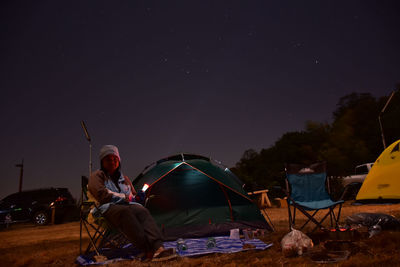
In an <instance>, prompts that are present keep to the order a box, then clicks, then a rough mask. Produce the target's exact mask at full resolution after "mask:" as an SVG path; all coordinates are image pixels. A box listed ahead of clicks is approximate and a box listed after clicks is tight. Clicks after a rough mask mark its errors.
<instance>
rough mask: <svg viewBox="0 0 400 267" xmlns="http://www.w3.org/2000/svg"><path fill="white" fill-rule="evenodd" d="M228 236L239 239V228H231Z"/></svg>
mask: <svg viewBox="0 0 400 267" xmlns="http://www.w3.org/2000/svg"><path fill="white" fill-rule="evenodd" d="M229 238H230V239H240V236H239V228H236V229H231V234H230V236H229Z"/></svg>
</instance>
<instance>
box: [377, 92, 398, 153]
mask: <svg viewBox="0 0 400 267" xmlns="http://www.w3.org/2000/svg"><path fill="white" fill-rule="evenodd" d="M395 92H396V91H392V93H391V94H390V96H389V99H388V101H386V104H385V106H383V109H382V110H381V112H380V113H379V116H378V120H379V127H380V128H381V136H382V143H383V149H384V150H385V149H386V141H385V135H384V133H383V126H382V121H381V116H382V115H383V113H384V112H385V110H386V108H387V106H388V105H389V102H390V101H391V100H392V98H393V95H394V93H395Z"/></svg>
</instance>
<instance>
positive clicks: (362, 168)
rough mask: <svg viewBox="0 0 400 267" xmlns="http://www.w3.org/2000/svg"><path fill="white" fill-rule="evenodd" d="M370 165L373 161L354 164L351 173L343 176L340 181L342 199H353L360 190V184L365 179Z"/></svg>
mask: <svg viewBox="0 0 400 267" xmlns="http://www.w3.org/2000/svg"><path fill="white" fill-rule="evenodd" d="M372 165H374V163H373V162H371V163H364V164H361V165H358V166H356V168H355V171H354V174H353V175H350V176H346V177H343V182H342V183H343V187H344V191H343V194H342V199H344V200H350V199H354V198H355V197H356V196H357V193H358V191H359V190H360V188H361V185H362V183H363V182H364V180H365V177H367V174H368V173H369V171H370V170H371V168H372Z"/></svg>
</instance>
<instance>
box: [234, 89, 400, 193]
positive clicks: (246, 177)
mask: <svg viewBox="0 0 400 267" xmlns="http://www.w3.org/2000/svg"><path fill="white" fill-rule="evenodd" d="M387 100H388V96H383V97H379V98H375V97H373V96H372V95H371V94H369V93H364V94H358V93H352V94H349V95H346V96H344V97H342V98H340V100H339V102H338V104H337V109H336V110H335V111H334V112H333V122H332V123H331V124H328V123H319V122H313V121H307V122H306V125H305V129H304V130H303V131H299V132H288V133H285V134H283V135H282V136H281V137H280V138H279V139H278V140H277V141H276V142H275V144H274V145H272V146H271V147H269V148H265V149H262V150H261V151H259V152H257V151H255V150H253V149H248V150H246V151H245V152H244V154H243V156H242V158H241V159H240V161H239V162H238V163H236V166H235V167H234V168H232V171H233V172H234V173H235V174H237V175H238V176H239V177H240V178H241V179H242V180H243V181H244V182H245V183H246V185H247V186H248V189H249V190H255V189H261V188H271V187H273V186H283V183H284V177H285V172H284V164H285V163H303V164H310V163H313V162H317V161H326V162H327V163H328V175H333V176H343V175H349V174H352V173H353V172H354V167H355V166H356V165H359V164H362V163H367V162H374V161H375V160H376V158H377V157H378V156H379V155H380V153H382V151H383V143H382V138H381V131H380V127H379V121H378V115H379V114H380V112H381V110H382V108H383V107H384V105H385V103H386V102H387ZM381 121H382V125H383V128H384V135H385V140H386V144H387V145H390V144H391V143H393V142H394V141H396V140H398V139H399V138H400V92H399V90H398V91H397V93H396V94H395V95H394V97H393V98H392V100H391V102H390V104H389V106H388V107H387V109H386V111H385V113H384V114H383V115H382V116H381Z"/></svg>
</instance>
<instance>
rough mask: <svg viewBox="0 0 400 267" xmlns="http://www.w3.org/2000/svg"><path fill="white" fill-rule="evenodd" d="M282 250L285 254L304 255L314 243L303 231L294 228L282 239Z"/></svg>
mask: <svg viewBox="0 0 400 267" xmlns="http://www.w3.org/2000/svg"><path fill="white" fill-rule="evenodd" d="M281 246H282V252H283V254H284V255H285V256H287V257H289V256H296V255H303V253H305V252H306V251H307V250H309V249H311V248H312V247H313V246H314V244H313V242H312V240H311V238H309V237H308V236H307V235H305V234H304V233H303V232H301V231H299V230H296V229H293V228H292V231H291V232H289V233H287V234H286V235H285V236H284V237H283V238H282V241H281Z"/></svg>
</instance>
